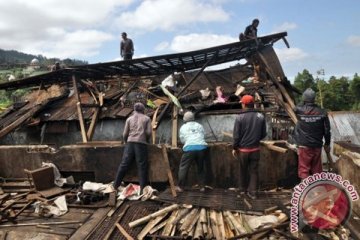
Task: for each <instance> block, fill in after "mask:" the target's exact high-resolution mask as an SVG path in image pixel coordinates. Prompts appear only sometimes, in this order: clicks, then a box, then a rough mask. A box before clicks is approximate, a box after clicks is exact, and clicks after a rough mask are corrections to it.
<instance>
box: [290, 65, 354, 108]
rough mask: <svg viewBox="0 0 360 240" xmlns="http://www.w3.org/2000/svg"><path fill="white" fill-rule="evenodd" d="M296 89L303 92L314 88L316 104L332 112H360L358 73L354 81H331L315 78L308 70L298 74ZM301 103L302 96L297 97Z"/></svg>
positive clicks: (341, 79) (345, 79)
mask: <svg viewBox="0 0 360 240" xmlns="http://www.w3.org/2000/svg"><path fill="white" fill-rule="evenodd" d="M294 87H296V88H297V89H299V90H300V91H301V92H303V91H305V90H306V89H307V88H312V89H313V90H314V91H315V92H316V93H317V94H316V103H317V104H319V105H323V107H324V108H325V109H327V110H330V111H349V110H360V77H359V76H358V74H357V73H356V74H355V75H354V77H353V78H352V79H349V78H347V77H335V76H332V77H330V79H329V80H327V81H325V80H323V79H319V78H316V79H315V78H314V77H313V76H312V74H310V72H309V71H308V70H306V69H304V70H303V72H302V73H298V75H297V76H296V77H295V80H294ZM296 102H301V96H297V97H296Z"/></svg>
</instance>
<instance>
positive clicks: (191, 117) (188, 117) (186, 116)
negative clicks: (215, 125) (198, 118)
mask: <svg viewBox="0 0 360 240" xmlns="http://www.w3.org/2000/svg"><path fill="white" fill-rule="evenodd" d="M183 120H184V122H190V121H194V120H195V116H194V113H192V112H190V111H187V112H186V113H185V114H184V117H183Z"/></svg>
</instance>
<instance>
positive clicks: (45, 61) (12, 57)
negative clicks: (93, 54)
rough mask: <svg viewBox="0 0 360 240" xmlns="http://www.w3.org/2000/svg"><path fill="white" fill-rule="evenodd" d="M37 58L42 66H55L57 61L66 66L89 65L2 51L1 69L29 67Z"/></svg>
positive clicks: (0, 53)
mask: <svg viewBox="0 0 360 240" xmlns="http://www.w3.org/2000/svg"><path fill="white" fill-rule="evenodd" d="M34 58H36V59H37V60H39V64H40V65H41V66H49V65H52V64H54V63H55V62H56V61H61V62H62V63H63V64H64V65H67V66H74V65H84V64H87V62H86V61H83V60H78V59H69V58H68V59H63V60H60V59H59V58H47V57H45V56H42V55H37V56H36V55H32V54H27V53H22V52H18V51H15V50H3V49H0V68H2V69H9V68H14V67H19V66H20V67H21V66H26V65H28V64H29V63H30V62H31V60H33V59H34Z"/></svg>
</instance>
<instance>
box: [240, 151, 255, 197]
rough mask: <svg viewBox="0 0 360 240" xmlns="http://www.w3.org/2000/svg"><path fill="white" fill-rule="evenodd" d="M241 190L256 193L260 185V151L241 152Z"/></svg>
mask: <svg viewBox="0 0 360 240" xmlns="http://www.w3.org/2000/svg"><path fill="white" fill-rule="evenodd" d="M238 160H239V168H240V169H239V170H240V176H239V190H240V191H241V192H245V191H248V192H250V193H255V192H256V190H257V187H258V186H257V185H258V168H259V160H260V151H255V152H239V153H238Z"/></svg>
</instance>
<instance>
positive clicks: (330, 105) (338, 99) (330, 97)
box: [322, 76, 354, 111]
mask: <svg viewBox="0 0 360 240" xmlns="http://www.w3.org/2000/svg"><path fill="white" fill-rule="evenodd" d="M322 87H323V89H322V93H323V103H324V107H325V108H326V109H328V110H331V111H346V110H350V109H351V108H352V105H353V103H354V97H353V95H352V92H351V91H350V81H349V79H348V78H346V77H340V78H336V77H334V76H332V77H330V79H329V82H328V84H327V85H323V86H322Z"/></svg>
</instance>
